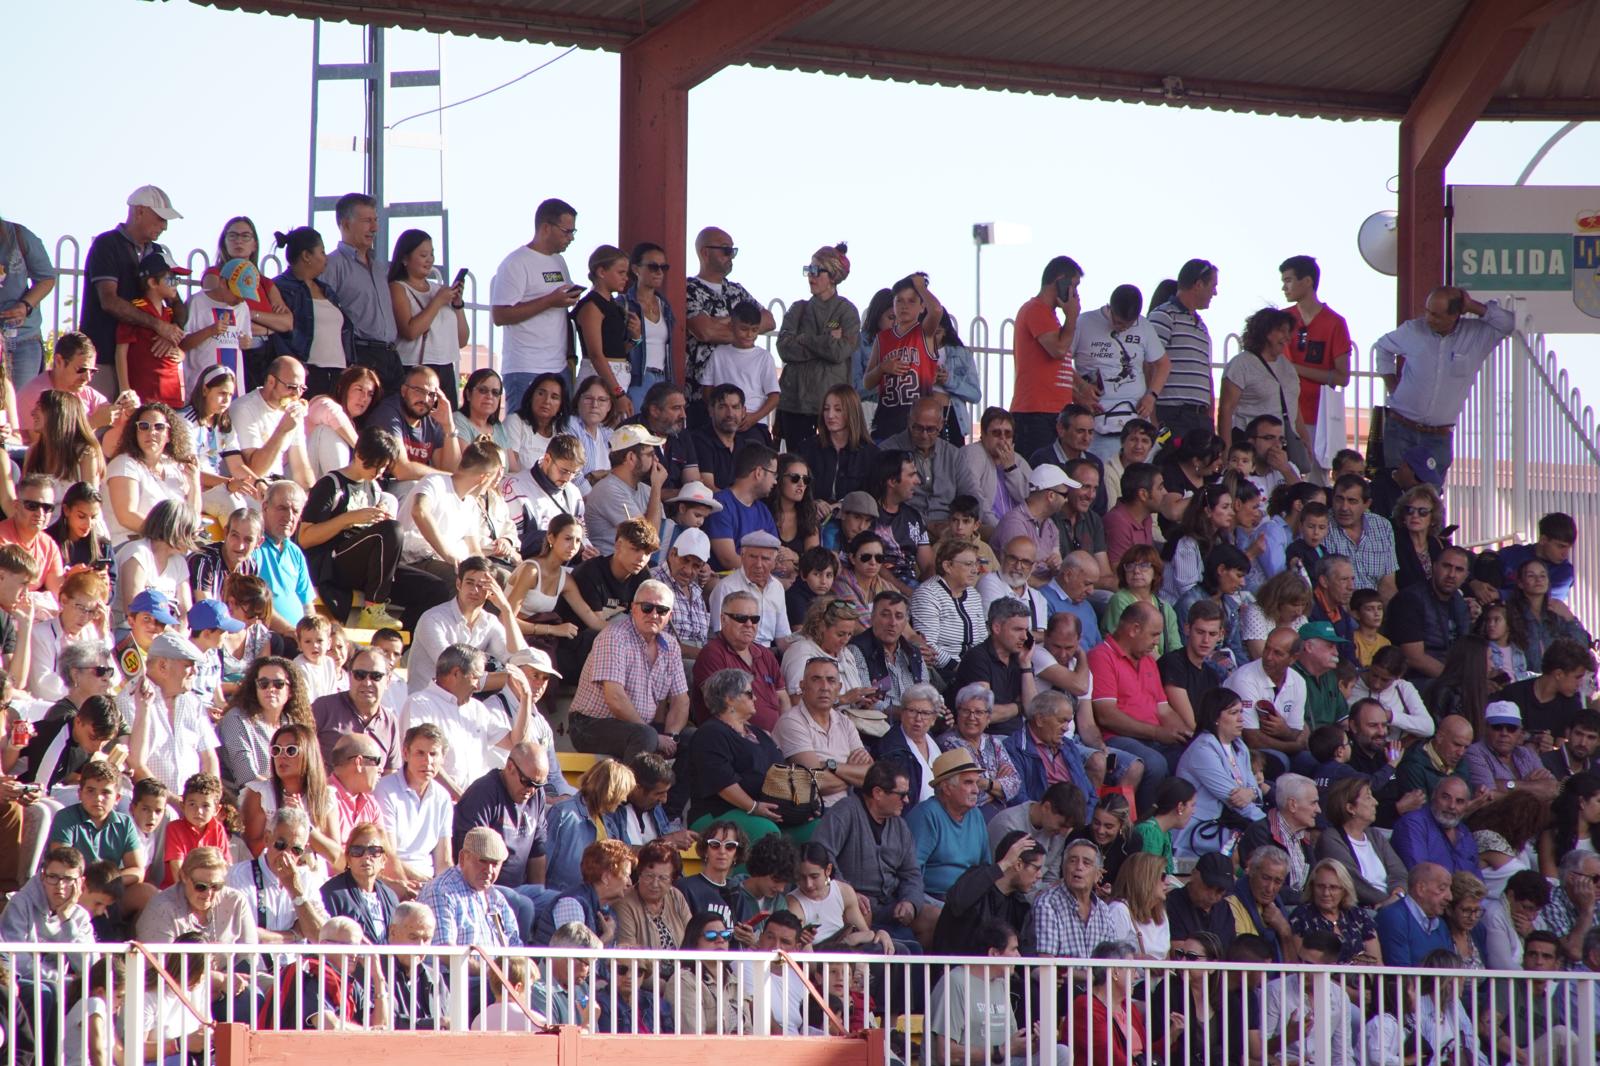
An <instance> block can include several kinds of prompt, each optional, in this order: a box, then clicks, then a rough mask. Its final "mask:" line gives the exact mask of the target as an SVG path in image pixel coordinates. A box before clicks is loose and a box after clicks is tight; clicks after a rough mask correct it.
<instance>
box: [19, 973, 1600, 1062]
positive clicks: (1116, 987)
mask: <svg viewBox="0 0 1600 1066" xmlns="http://www.w3.org/2000/svg"><path fill="white" fill-rule="evenodd" d="M91 951H98V952H100V953H101V955H100V957H101V958H104V957H106V956H107V955H108V954H109V955H111V956H115V957H120V958H121V959H122V960H123V963H124V966H125V970H124V973H123V976H122V978H121V980H120V983H118V982H115V981H113V982H112V987H109V988H105V990H104V995H103V999H104V1000H105V1002H106V1003H107V1004H110V1016H109V1018H107V1022H108V1023H109V1024H108V1029H109V1030H110V1031H111V1032H113V1033H115V1034H116V1035H117V1036H119V1037H120V1039H121V1041H122V1044H123V1047H124V1054H123V1059H122V1061H123V1062H124V1063H125V1064H126V1066H142V1064H143V1063H145V1062H149V1061H151V1060H153V1059H155V1060H166V1061H181V1060H176V1059H174V1054H175V1052H176V1050H177V1048H178V1047H179V1046H182V1047H183V1048H184V1049H185V1052H186V1053H187V1054H188V1055H189V1057H190V1061H192V1062H198V1063H201V1064H203V1066H209V1064H210V1063H211V1062H212V1061H213V1059H214V1055H215V1048H214V1046H213V1043H212V1040H211V1032H212V1028H213V1026H214V1024H215V1023H218V1022H227V1021H244V1022H246V1023H247V1024H249V1025H251V1026H253V1027H256V1028H267V1029H290V1030H293V1029H308V1028H319V1027H320V1028H345V1029H352V1028H358V1027H359V1028H363V1029H383V1030H395V1031H406V1030H408V1029H447V1030H449V1031H453V1032H465V1031H470V1030H475V1029H476V1030H480V1031H499V1032H505V1031H538V1030H540V1029H541V1028H543V1026H544V1023H546V1022H549V1023H552V1024H554V1023H558V1022H559V1023H568V1024H576V1025H581V1026H583V1027H584V1028H585V1029H587V1030H588V1031H591V1032H598V1033H619V1034H624V1035H630V1036H637V1037H641V1038H643V1037H650V1036H659V1037H663V1038H668V1039H670V1038H671V1037H672V1036H674V1035H685V1034H694V1035H705V1036H768V1035H780V1034H781V1035H787V1036H796V1037H801V1038H804V1037H808V1036H821V1035H831V1036H843V1035H851V1034H856V1033H859V1032H862V1031H864V1030H867V1029H874V1028H882V1029H884V1030H886V1040H887V1045H888V1049H889V1053H890V1055H891V1057H892V1058H894V1059H898V1060H899V1061H900V1062H902V1063H904V1064H907V1066H911V1064H915V1063H923V1064H926V1066H989V1064H993V1063H1005V1064H1006V1066H1035V1063H1038V1064H1039V1066H1056V1063H1058V1062H1063V1063H1065V1062H1076V1063H1081V1064H1085V1066H1087V1064H1090V1063H1092V1064H1093V1066H1134V1064H1135V1063H1139V1064H1144V1066H1149V1064H1154V1063H1180V1062H1181V1063H1188V1064H1192V1066H1212V1064H1216V1066H1223V1064H1225V1063H1226V1064H1229V1066H1243V1064H1244V1063H1245V1062H1247V1061H1248V1062H1251V1063H1261V1062H1264V1061H1265V1062H1303V1063H1317V1064H1329V1066H1346V1064H1348V1066H1500V1064H1502V1063H1510V1062H1513V1061H1515V1062H1516V1063H1517V1064H1518V1066H1562V1064H1567V1063H1572V1064H1576V1063H1593V1062H1594V1061H1596V1051H1597V1047H1600V1045H1597V1044H1596V1005H1597V1003H1600V998H1597V997H1600V974H1595V973H1588V972H1564V973H1550V974H1529V973H1485V972H1483V971H1472V970H1432V971H1429V970H1422V969H1410V968H1398V967H1395V968H1372V967H1338V968H1329V967H1315V966H1305V965H1268V964H1263V965H1253V964H1237V963H1208V962H1180V961H1174V962H1165V961H1143V960H1139V961H1131V960H1130V961H1119V962H1102V961H1096V962H1089V961H1086V960H1057V959H1021V958H932V957H910V958H907V957H897V958H892V959H891V958H882V957H876V956H872V957H868V956H861V955H809V954H798V955H794V956H786V955H782V954H777V953H768V952H731V953H730V952H726V951H722V952H716V951H712V952H697V953H688V952H671V953H668V952H659V951H627V952H618V951H610V952H603V951H584V950H572V949H555V948H543V949H539V948H534V949H516V950H507V949H494V950H493V951H491V952H489V953H485V952H482V951H478V950H477V949H465V948H417V947H409V948H407V947H368V946H359V947H336V946H331V945H326V946H310V947H308V946H299V945H271V946H267V947H248V948H247V947H242V946H237V947H226V948H219V947H215V946H205V945H195V944H186V945H150V946H148V947H144V946H139V945H120V944H104V945H73V946H69V947H68V949H67V950H59V951H58V950H50V951H43V950H41V949H40V948H39V946H37V945H0V958H3V960H4V961H5V962H6V963H7V964H8V965H9V966H10V970H11V973H13V974H19V975H22V976H21V977H20V979H18V980H14V981H13V982H12V983H11V986H10V994H9V996H8V997H7V999H6V1001H5V1002H3V1003H0V1038H3V1040H4V1047H3V1048H0V1060H3V1061H4V1063H5V1064H6V1066H18V1064H20V1063H26V1062H27V1061H28V1060H29V1058H30V1057H31V1058H32V1060H33V1061H34V1062H39V1063H46V1062H89V1061H91V1058H90V1056H89V1054H88V1047H89V1032H90V1029H89V1027H86V1026H80V1025H74V1024H73V1023H72V1019H74V1018H75V1017H76V1016H78V1015H81V1014H82V1013H83V1011H82V1010H81V1009H78V1010H75V1009H74V1004H75V1003H76V1002H77V999H78V996H79V992H78V991H77V990H76V989H75V988H74V987H73V982H72V981H70V980H68V979H66V978H65V977H64V976H63V975H65V974H69V973H79V974H82V973H85V972H87V971H88V970H89V969H90V967H91V965H92V962H93V959H94V955H92V954H91V953H90V952H91ZM513 959H521V960H525V961H524V962H523V963H522V965H526V966H527V967H528V972H529V974H530V977H531V980H530V983H529V986H528V987H525V988H523V989H522V991H521V996H520V998H519V997H517V996H514V995H508V994H507V993H506V992H505V991H504V990H503V987H502V983H501V982H502V978H504V977H507V976H509V974H510V971H511V968H512V960H513ZM40 975H44V976H43V977H41V976H40ZM95 985H96V987H97V988H99V987H100V986H101V982H100V981H98V980H96V981H95ZM300 988H305V989H307V991H306V992H305V994H304V996H303V998H302V997H300V996H299V995H298V994H297V992H296V991H295V990H296V989H300ZM1091 996H1092V997H1098V998H1099V999H1100V1001H1101V1005H1100V1006H1099V1007H1096V1005H1095V1004H1094V1003H1093V1002H1092V1001H1091V999H1090V997H1091ZM119 1002H120V1007H119V1006H117V1004H119ZM497 1002H499V1003H500V1005H499V1006H494V1004H496V1003H497ZM963 1005H964V1006H963ZM1108 1006H1109V1008H1110V1009H1109V1010H1108V1009H1106V1008H1107V1007H1108ZM247 1011H248V1015H247ZM1108 1019H1109V1020H1108ZM979 1026H981V1027H982V1028H979ZM1130 1034H1132V1035H1131V1036H1130ZM1138 1046H1142V1055H1138V1054H1136V1052H1135V1048H1136V1047H1138ZM1247 1054H1248V1059H1246V1057H1245V1056H1246V1055H1247Z"/></svg>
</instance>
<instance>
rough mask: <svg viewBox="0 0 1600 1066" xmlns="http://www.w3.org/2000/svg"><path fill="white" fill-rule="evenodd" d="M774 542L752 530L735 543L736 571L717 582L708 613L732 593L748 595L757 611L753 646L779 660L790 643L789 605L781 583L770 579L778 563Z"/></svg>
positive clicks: (717, 609) (715, 611)
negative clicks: (759, 617) (770, 651)
mask: <svg viewBox="0 0 1600 1066" xmlns="http://www.w3.org/2000/svg"><path fill="white" fill-rule="evenodd" d="M781 547H782V545H781V544H780V543H779V542H778V538H777V537H775V536H773V535H772V534H771V533H768V532H767V531H766V530H764V529H757V530H752V531H751V532H749V533H746V534H745V535H744V538H743V539H742V540H740V541H739V569H737V570H735V571H734V572H733V573H731V574H729V575H728V576H727V577H725V578H723V579H722V580H721V581H719V582H717V587H716V590H715V591H714V592H712V593H711V613H712V614H713V615H719V614H720V613H721V612H722V601H723V600H725V599H727V598H728V594H729V593H732V592H748V593H750V595H752V596H754V597H755V598H756V603H758V604H759V605H760V608H761V611H760V613H761V621H760V623H759V624H758V625H757V626H756V643H757V644H760V645H762V646H764V647H768V648H771V649H772V651H773V654H775V655H779V656H781V655H782V654H783V653H784V651H785V650H787V649H788V647H789V645H790V644H791V643H792V642H793V641H794V639H795V638H794V634H793V633H792V632H791V630H790V628H789V603H788V601H787V600H786V599H785V598H784V591H785V590H784V587H783V583H782V582H780V581H779V580H778V579H777V578H776V577H774V576H773V575H772V571H773V568H774V567H775V566H776V565H777V562H778V549H779V548H781Z"/></svg>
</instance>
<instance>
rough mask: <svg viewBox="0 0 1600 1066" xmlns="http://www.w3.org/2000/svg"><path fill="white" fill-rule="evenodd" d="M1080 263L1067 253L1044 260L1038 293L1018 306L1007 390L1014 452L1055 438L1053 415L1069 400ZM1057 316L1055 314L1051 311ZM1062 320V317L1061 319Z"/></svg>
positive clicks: (1072, 388) (1021, 452)
mask: <svg viewBox="0 0 1600 1066" xmlns="http://www.w3.org/2000/svg"><path fill="white" fill-rule="evenodd" d="M1082 279H1083V268H1082V267H1081V266H1079V265H1078V264H1077V262H1076V261H1074V260H1073V259H1072V258H1071V257H1070V256H1065V255H1058V256H1056V257H1055V258H1054V259H1052V260H1050V262H1048V263H1046V264H1045V267H1044V276H1043V277H1042V278H1040V280H1039V292H1038V294H1037V295H1035V296H1034V297H1033V298H1032V299H1030V300H1029V301H1028V302H1027V303H1025V304H1023V305H1022V307H1021V308H1019V309H1018V310H1017V316H1016V338H1015V340H1014V341H1013V342H1012V348H1011V352H1012V357H1013V358H1014V359H1015V360H1016V365H1017V384H1016V388H1015V389H1013V390H1012V393H1011V411H1012V413H1013V414H1014V415H1015V416H1016V431H1017V440H1016V446H1017V454H1018V455H1032V454H1033V453H1034V452H1036V451H1038V450H1039V449H1041V448H1048V447H1050V445H1052V444H1054V443H1055V440H1056V430H1055V424H1056V419H1057V418H1058V417H1059V416H1060V414H1061V409H1062V408H1063V407H1065V406H1066V405H1067V404H1069V403H1071V402H1072V401H1073V398H1074V395H1075V392H1076V389H1077V384H1078V382H1077V376H1076V375H1075V374H1074V373H1073V372H1072V341H1073V338H1074V336H1075V335H1076V334H1077V331H1078V311H1079V310H1080V305H1079V302H1078V283H1079V281H1081V280H1082ZM1058 309H1059V310H1060V311H1061V314H1062V317H1061V318H1057V317H1056V311H1057V310H1058ZM1063 320H1064V321H1063Z"/></svg>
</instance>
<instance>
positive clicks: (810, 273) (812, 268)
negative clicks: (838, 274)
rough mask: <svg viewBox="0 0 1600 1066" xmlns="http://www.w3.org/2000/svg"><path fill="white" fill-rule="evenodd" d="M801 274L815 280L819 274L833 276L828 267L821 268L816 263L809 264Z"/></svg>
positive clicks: (803, 268)
mask: <svg viewBox="0 0 1600 1066" xmlns="http://www.w3.org/2000/svg"><path fill="white" fill-rule="evenodd" d="M800 273H801V275H802V276H803V277H808V278H814V277H816V276H817V275H819V274H831V273H832V271H830V270H829V269H828V268H827V267H819V266H817V264H815V263H807V264H806V265H805V266H803V267H801V268H800Z"/></svg>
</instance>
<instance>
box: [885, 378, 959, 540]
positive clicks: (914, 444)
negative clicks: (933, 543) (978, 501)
mask: <svg viewBox="0 0 1600 1066" xmlns="http://www.w3.org/2000/svg"><path fill="white" fill-rule="evenodd" d="M949 401H950V398H949V397H948V396H946V395H945V394H943V393H935V394H934V395H931V396H924V397H922V398H921V399H919V400H918V401H917V402H916V403H914V404H912V405H911V417H910V419H909V420H908V421H907V422H906V428H905V429H903V430H901V431H900V432H899V433H896V434H894V435H893V436H890V437H887V438H885V439H884V441H883V443H882V444H880V445H878V447H879V448H881V449H883V450H884V451H889V450H896V451H907V452H910V453H911V459H912V461H913V462H915V463H916V464H917V473H918V474H920V475H921V476H922V484H920V485H918V486H917V488H916V491H915V492H913V493H912V495H911V501H910V502H911V505H912V506H913V507H915V508H916V509H917V510H918V511H919V512H920V513H921V514H922V517H923V518H924V519H925V520H926V521H927V523H928V528H929V530H930V531H932V532H933V533H935V534H937V533H939V532H941V531H942V530H943V529H944V527H945V524H946V523H948V522H949V521H950V501H951V500H954V499H955V498H956V497H957V496H959V495H961V494H962V493H964V492H970V491H971V490H970V488H967V487H965V481H966V475H965V474H964V473H963V472H962V467H961V460H960V454H961V449H960V448H957V447H956V446H955V445H954V444H951V443H950V442H949V441H947V440H945V439H944V438H943V437H941V436H939V430H941V429H942V428H943V427H944V423H945V407H946V406H947V405H948V403H949Z"/></svg>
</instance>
